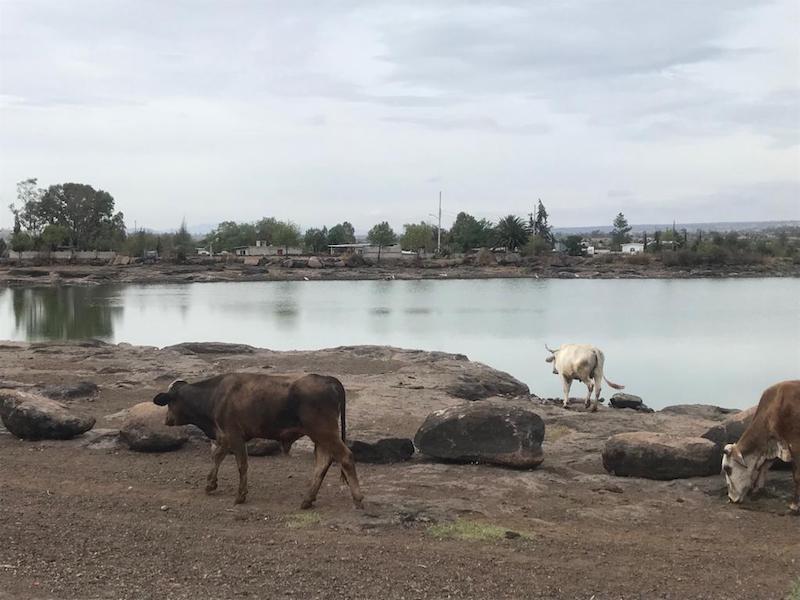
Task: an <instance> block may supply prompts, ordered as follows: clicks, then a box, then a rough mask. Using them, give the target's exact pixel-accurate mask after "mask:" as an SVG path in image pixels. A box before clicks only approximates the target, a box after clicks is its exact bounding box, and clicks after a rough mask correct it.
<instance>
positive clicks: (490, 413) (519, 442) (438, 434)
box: [414, 403, 544, 469]
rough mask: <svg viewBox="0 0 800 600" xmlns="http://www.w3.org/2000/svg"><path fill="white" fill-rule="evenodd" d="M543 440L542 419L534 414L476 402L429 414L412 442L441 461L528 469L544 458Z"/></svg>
mask: <svg viewBox="0 0 800 600" xmlns="http://www.w3.org/2000/svg"><path fill="white" fill-rule="evenodd" d="M543 439H544V421H542V419H541V418H540V417H539V415H537V414H536V413H534V412H532V411H529V410H523V409H521V408H514V407H503V406H497V405H493V404H488V403H478V404H464V405H461V406H454V407H451V408H447V409H443V410H438V411H436V412H434V413H431V414H430V415H428V418H427V419H425V422H424V423H423V424H422V426H421V427H420V428H419V430H418V431H417V434H416V435H415V436H414V444H415V445H416V447H417V448H418V449H419V451H420V452H422V453H423V454H427V455H428V456H432V457H434V458H438V459H442V460H447V461H454V462H465V463H470V462H478V463H488V464H494V465H502V466H506V467H515V468H520V469H531V468H534V467H536V466H538V465H539V464H540V463H541V462H542V460H543V458H544V455H543V453H542V440H543Z"/></svg>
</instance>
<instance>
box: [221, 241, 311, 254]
mask: <svg viewBox="0 0 800 600" xmlns="http://www.w3.org/2000/svg"><path fill="white" fill-rule="evenodd" d="M233 253H234V254H235V255H236V256H298V255H300V254H302V253H303V249H302V248H295V247H294V246H289V247H288V248H287V247H285V246H271V245H270V244H267V243H265V242H263V241H261V240H256V245H255V246H237V247H236V248H234V249H233Z"/></svg>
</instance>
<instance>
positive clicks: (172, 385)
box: [167, 379, 186, 393]
mask: <svg viewBox="0 0 800 600" xmlns="http://www.w3.org/2000/svg"><path fill="white" fill-rule="evenodd" d="M182 385H186V382H185V381H184V380H183V379H176V380H175V381H173V382H172V383H170V384H169V389H167V393H169V392H171V391H172V390H177V389H178V388H179V387H181V386H182Z"/></svg>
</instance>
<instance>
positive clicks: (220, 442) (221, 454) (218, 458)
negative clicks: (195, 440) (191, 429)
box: [206, 436, 228, 494]
mask: <svg viewBox="0 0 800 600" xmlns="http://www.w3.org/2000/svg"><path fill="white" fill-rule="evenodd" d="M227 455H228V445H227V441H226V440H225V438H222V437H219V436H218V438H217V441H216V442H211V460H212V462H213V465H212V467H211V471H209V473H208V477H207V478H206V493H207V494H210V493H211V492H213V491H214V490H215V489H217V475H218V474H219V466H220V465H221V464H222V461H223V460H225V457H226V456H227Z"/></svg>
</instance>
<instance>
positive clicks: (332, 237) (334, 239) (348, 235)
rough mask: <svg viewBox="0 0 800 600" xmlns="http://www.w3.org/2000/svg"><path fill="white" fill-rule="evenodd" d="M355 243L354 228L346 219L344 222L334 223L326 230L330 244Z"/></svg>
mask: <svg viewBox="0 0 800 600" xmlns="http://www.w3.org/2000/svg"><path fill="white" fill-rule="evenodd" d="M355 243H356V232H355V229H353V226H352V225H351V224H350V223H348V222H347V221H345V222H344V223H339V224H338V225H334V226H333V227H331V228H330V230H329V231H328V244H330V245H336V244H355Z"/></svg>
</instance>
